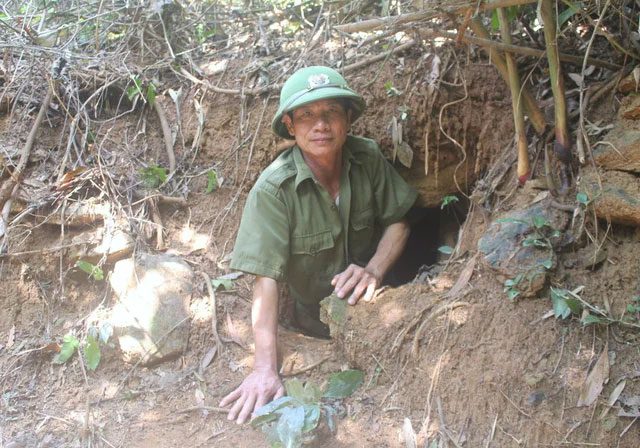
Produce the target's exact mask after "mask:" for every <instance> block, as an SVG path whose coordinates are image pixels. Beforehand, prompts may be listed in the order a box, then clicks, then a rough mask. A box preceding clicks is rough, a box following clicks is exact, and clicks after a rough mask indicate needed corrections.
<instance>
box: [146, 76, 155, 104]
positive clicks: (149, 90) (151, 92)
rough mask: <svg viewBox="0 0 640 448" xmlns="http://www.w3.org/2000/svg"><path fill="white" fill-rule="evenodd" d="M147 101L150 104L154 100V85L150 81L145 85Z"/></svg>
mask: <svg viewBox="0 0 640 448" xmlns="http://www.w3.org/2000/svg"><path fill="white" fill-rule="evenodd" d="M147 101H148V102H149V104H150V105H152V106H153V103H155V101H156V86H155V85H154V84H153V83H152V82H150V83H149V85H148V86H147Z"/></svg>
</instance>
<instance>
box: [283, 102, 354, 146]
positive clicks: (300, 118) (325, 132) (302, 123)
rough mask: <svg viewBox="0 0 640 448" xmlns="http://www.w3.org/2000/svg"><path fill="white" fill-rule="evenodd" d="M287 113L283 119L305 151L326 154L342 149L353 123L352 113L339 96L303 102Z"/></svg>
mask: <svg viewBox="0 0 640 448" xmlns="http://www.w3.org/2000/svg"><path fill="white" fill-rule="evenodd" d="M292 115H293V119H292V118H291V117H290V116H289V115H288V114H287V115H285V116H284V117H282V122H283V123H284V124H285V126H286V127H287V130H288V131H289V134H291V135H293V136H294V137H295V139H296V143H297V144H298V146H299V147H300V149H302V151H303V152H304V153H305V154H307V155H311V156H316V157H323V156H325V157H326V156H327V155H329V154H335V153H336V152H340V151H341V150H342V145H344V142H345V141H346V139H347V131H348V130H349V127H350V126H351V113H350V111H349V112H347V111H346V110H345V108H344V106H343V104H342V102H340V101H339V100H337V99H329V100H318V101H315V102H313V103H310V104H306V105H304V106H300V107H298V108H297V109H295V110H294V111H293V112H292Z"/></svg>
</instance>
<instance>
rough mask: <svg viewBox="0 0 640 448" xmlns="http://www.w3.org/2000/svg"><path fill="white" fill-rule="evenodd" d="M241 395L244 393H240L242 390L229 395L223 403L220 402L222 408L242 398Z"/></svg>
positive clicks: (238, 389)
mask: <svg viewBox="0 0 640 448" xmlns="http://www.w3.org/2000/svg"><path fill="white" fill-rule="evenodd" d="M241 394H242V392H241V391H240V388H237V389H236V390H234V391H233V392H231V393H230V394H229V395H227V396H226V397H224V398H223V399H222V401H221V402H220V407H221V408H224V407H225V406H227V405H228V404H229V403H232V402H234V401H236V400H237V399H238V398H240V395H241Z"/></svg>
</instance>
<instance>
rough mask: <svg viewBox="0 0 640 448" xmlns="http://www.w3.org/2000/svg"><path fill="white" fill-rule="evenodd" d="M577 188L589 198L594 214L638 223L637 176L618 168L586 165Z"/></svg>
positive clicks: (639, 195) (639, 183) (639, 188)
mask: <svg viewBox="0 0 640 448" xmlns="http://www.w3.org/2000/svg"><path fill="white" fill-rule="evenodd" d="M600 183H602V188H601V187H600ZM580 189H581V191H583V192H584V193H586V194H587V196H588V197H589V199H590V200H591V201H592V204H593V208H594V210H595V213H596V216H597V217H598V218H600V219H606V220H607V221H610V222H612V223H616V224H623V225H629V226H636V227H637V226H640V179H639V178H638V177H636V176H634V175H633V174H629V173H625V172H622V171H604V172H602V171H600V172H596V171H595V170H594V169H587V170H584V172H583V177H582V182H581V185H580Z"/></svg>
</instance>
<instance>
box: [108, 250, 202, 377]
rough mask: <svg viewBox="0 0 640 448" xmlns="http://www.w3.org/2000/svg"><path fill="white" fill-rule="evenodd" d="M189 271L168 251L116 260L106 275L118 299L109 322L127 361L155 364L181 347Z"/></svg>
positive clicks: (186, 325) (186, 323)
mask: <svg viewBox="0 0 640 448" xmlns="http://www.w3.org/2000/svg"><path fill="white" fill-rule="evenodd" d="M193 276H194V274H193V271H192V270H191V268H190V267H189V265H188V264H187V263H186V262H184V261H183V260H182V259H180V258H178V257H175V256H172V255H165V254H159V255H152V254H141V255H138V256H137V257H135V258H127V259H125V260H120V261H119V262H117V263H116V264H115V266H114V269H113V272H112V273H111V276H110V283H111V287H112V288H113V290H114V292H115V294H116V296H117V297H118V302H117V303H116V305H115V306H114V308H113V311H112V317H111V323H112V325H113V327H114V329H115V332H116V335H117V337H118V342H119V344H120V349H121V350H122V354H123V358H124V360H125V361H127V362H132V363H136V362H140V363H142V364H143V365H151V364H156V363H159V362H162V361H165V360H169V359H173V358H176V357H178V356H180V355H181V354H182V353H183V352H184V351H185V350H186V348H187V343H188V339H189V317H188V314H187V310H188V306H189V302H190V300H191V293H192V289H193V285H192V283H193Z"/></svg>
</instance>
